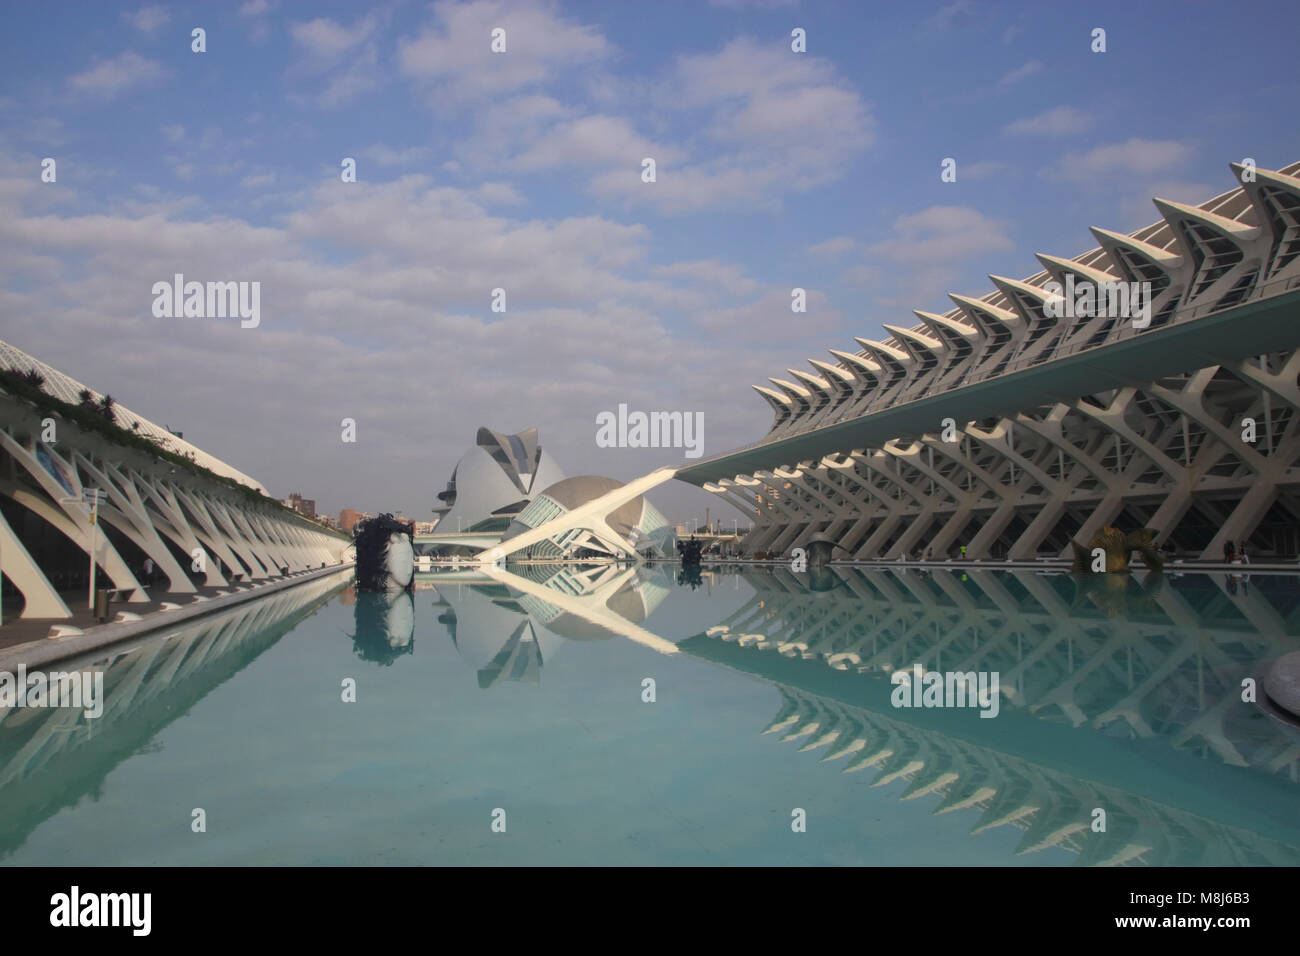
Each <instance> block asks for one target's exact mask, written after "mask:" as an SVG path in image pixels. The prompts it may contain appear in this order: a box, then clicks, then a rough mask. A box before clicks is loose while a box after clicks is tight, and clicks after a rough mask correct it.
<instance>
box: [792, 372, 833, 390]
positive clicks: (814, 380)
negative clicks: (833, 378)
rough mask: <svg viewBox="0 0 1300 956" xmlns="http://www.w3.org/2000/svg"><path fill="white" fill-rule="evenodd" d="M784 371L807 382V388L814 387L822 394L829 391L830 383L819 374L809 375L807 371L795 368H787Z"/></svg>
mask: <svg viewBox="0 0 1300 956" xmlns="http://www.w3.org/2000/svg"><path fill="white" fill-rule="evenodd" d="M786 371H787V372H789V373H790V374H791V375H793V376H794V377H795V378H797V379H799V381H801V382H807V383H808V387H809V388H813V389H816V390H817V391H819V392H821V393H822V394H826V393H827V392H829V391H830V387H831V383H830V382H828V381H826V379H824V378H822V377H821V376H820V375H809V374H808V373H807V372H801V371H799V369H797V368H788V369H786Z"/></svg>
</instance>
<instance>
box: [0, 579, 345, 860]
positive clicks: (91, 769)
mask: <svg viewBox="0 0 1300 956" xmlns="http://www.w3.org/2000/svg"><path fill="white" fill-rule="evenodd" d="M348 580H349V578H348V576H347V575H330V576H328V577H324V578H319V579H317V580H314V581H308V582H306V583H303V584H300V585H298V586H296V587H292V588H288V589H286V590H284V591H280V592H278V593H276V594H272V595H270V596H268V597H265V598H261V599H260V600H256V601H250V602H249V603H247V604H241V605H238V606H236V607H234V608H231V609H230V610H228V611H221V612H218V613H216V614H212V615H210V616H206V617H202V618H199V619H197V620H195V621H192V622H190V623H187V624H182V625H181V626H179V627H177V628H175V629H174V630H171V631H167V632H164V633H162V634H159V635H157V636H152V637H148V638H145V639H142V640H140V641H139V642H137V643H126V644H122V645H117V646H114V647H111V648H108V649H106V650H102V651H97V652H92V653H90V654H87V655H85V656H83V657H80V658H77V659H74V660H69V661H65V662H60V663H59V664H57V665H51V669H57V670H62V671H74V670H89V671H102V672H103V674H104V710H103V713H102V714H101V715H100V716H99V717H98V718H95V719H89V720H88V719H86V717H85V716H84V715H83V713H82V711H81V710H79V709H73V708H49V709H35V708H16V709H11V710H4V709H0V807H2V808H3V811H4V812H3V815H0V858H3V857H5V856H8V855H9V854H11V853H12V852H13V851H14V850H15V849H17V848H18V847H20V846H21V845H22V844H23V842H24V841H25V840H26V839H27V836H28V834H29V833H31V831H32V830H34V829H35V828H36V827H37V826H39V825H40V824H41V823H43V822H44V821H45V820H46V819H47V818H49V817H51V816H53V815H54V814H56V813H58V812H59V811H60V810H62V809H64V808H66V807H72V806H75V805H76V804H77V803H79V802H80V801H81V800H82V798H83V797H85V796H86V795H90V796H91V797H92V798H95V799H98V797H99V796H100V794H101V792H102V788H103V785H104V781H105V779H106V778H107V777H108V775H109V773H110V772H111V771H113V769H114V768H116V767H117V766H118V765H119V764H120V763H122V762H123V761H125V760H127V759H129V758H130V757H132V756H134V755H136V754H138V753H147V752H151V751H155V750H157V749H158V745H157V744H156V743H154V740H155V738H156V737H157V736H158V734H159V732H160V731H162V730H163V729H164V728H165V727H166V726H167V725H168V724H170V723H172V722H173V721H175V720H176V719H177V718H180V717H184V716H186V715H187V714H188V713H189V711H190V709H191V708H192V707H194V706H195V705H196V704H197V703H198V702H199V701H200V700H202V699H203V698H204V697H205V696H206V695H207V694H208V693H209V692H210V691H212V690H213V689H214V688H216V687H217V686H219V685H220V684H222V683H224V682H225V681H227V680H229V679H230V678H231V677H232V676H234V675H235V674H237V673H239V672H240V671H241V670H243V669H244V668H245V667H247V666H249V665H250V664H251V663H253V662H254V661H255V660H256V659H257V658H258V657H260V656H261V655H262V654H263V653H265V652H266V651H267V650H269V649H270V648H271V647H272V646H273V645H274V644H275V643H276V642H277V641H279V640H280V638H282V637H283V636H284V635H285V634H287V633H289V632H290V631H292V630H293V629H294V628H295V627H297V626H298V625H299V624H300V623H301V622H302V621H303V620H304V619H305V618H307V617H309V616H311V615H312V614H314V613H315V612H316V611H317V610H318V609H319V608H320V607H321V606H322V605H324V604H325V603H326V602H328V601H329V600H330V598H332V597H333V596H334V595H335V594H337V593H339V592H340V591H341V590H342V589H343V588H344V586H345V585H346V584H347V582H348Z"/></svg>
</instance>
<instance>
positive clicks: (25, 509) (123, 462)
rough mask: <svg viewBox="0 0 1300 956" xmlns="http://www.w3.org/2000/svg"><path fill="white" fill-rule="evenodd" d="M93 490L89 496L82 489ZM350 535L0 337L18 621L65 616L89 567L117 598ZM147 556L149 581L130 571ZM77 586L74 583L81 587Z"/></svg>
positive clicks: (3, 449)
mask: <svg viewBox="0 0 1300 956" xmlns="http://www.w3.org/2000/svg"><path fill="white" fill-rule="evenodd" d="M95 496H97V497H98V501H97V502H96V501H94V500H93V498H94V497H95ZM350 545H351V538H350V537H349V536H347V535H344V534H342V533H341V532H338V531H335V530H333V529H330V528H327V527H325V526H323V525H321V524H319V523H317V522H314V521H311V520H310V519H308V518H306V517H304V516H302V515H299V514H298V513H296V512H294V511H292V510H290V509H288V508H286V507H285V506H283V505H282V504H281V503H280V502H278V501H276V500H275V499H273V498H271V497H269V496H268V495H267V494H266V490H265V488H263V487H262V485H261V484H260V483H258V482H257V481H255V480H254V479H252V478H250V477H249V476H248V475H246V474H244V473H243V472H241V471H239V470H237V469H235V468H233V467H232V466H230V465H228V464H226V463H225V462H223V461H221V460H220V459H218V458H216V457H215V456H213V455H210V454H208V453H206V452H204V451H203V450H202V449H200V448H198V447H197V446H195V445H193V444H191V443H189V442H187V441H185V440H183V439H182V438H180V437H179V436H177V435H174V434H173V433H171V432H170V431H168V430H167V429H165V428H163V427H161V426H159V425H157V424H155V423H153V422H151V421H149V420H148V419H146V418H144V417H142V416H140V415H137V414H135V413H134V412H132V411H131V410H130V409H128V408H126V407H125V406H123V405H120V404H115V403H108V402H106V401H105V396H103V395H102V394H101V393H99V392H96V391H94V390H93V389H90V388H88V387H87V386H85V385H83V384H82V383H80V382H78V381H76V380H75V379H73V378H71V377H70V376H68V375H66V374H64V373H63V372H61V371H59V370H58V369H56V368H54V367H52V366H50V365H48V364H46V363H44V362H42V361H40V360H38V359H36V358H34V357H33V356H30V355H28V354H27V353H25V352H23V351H21V350H19V349H17V348H15V347H13V346H11V345H8V344H7V343H3V342H0V569H2V570H3V576H4V579H5V580H6V581H7V582H8V583H10V584H11V585H12V586H13V587H14V588H16V589H17V591H18V592H19V594H20V595H21V597H22V600H23V608H22V612H21V616H22V617H24V618H50V619H60V618H68V617H71V616H72V612H71V611H70V609H69V607H68V603H67V601H68V599H69V595H70V594H72V593H75V592H73V590H72V588H71V587H70V586H69V585H71V584H72V583H73V579H75V580H76V583H77V585H78V587H80V586H82V582H81V578H80V577H79V575H80V574H82V573H84V574H85V575H87V576H89V566H90V557H91V555H92V553H93V555H94V562H95V566H96V571H97V576H96V580H97V582H99V583H102V585H103V586H104V587H111V588H112V589H114V590H116V591H118V592H120V593H121V594H122V595H123V596H124V597H125V599H126V600H127V601H128V602H134V603H147V602H149V601H150V600H151V598H150V596H149V591H150V590H152V592H153V593H154V595H155V597H154V599H155V600H156V598H157V595H158V594H159V593H162V594H166V595H168V596H177V597H180V596H193V595H195V592H196V591H197V590H198V588H199V586H200V582H201V585H202V586H208V587H221V586H224V585H227V584H230V583H233V582H234V581H236V580H239V581H251V582H257V581H262V580H268V579H272V578H278V577H281V576H283V575H286V574H289V573H294V572H298V571H303V570H307V569H309V568H315V567H321V566H325V565H332V564H340V563H342V562H343V560H344V557H345V552H346V550H347V549H348V548H349V547H350ZM146 559H149V560H152V562H153V565H154V568H155V569H156V575H157V576H158V577H159V578H160V579H161V581H160V582H150V581H148V580H145V579H144V574H143V572H142V569H143V567H144V562H145V561H146ZM83 593H84V592H83Z"/></svg>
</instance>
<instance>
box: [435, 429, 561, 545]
mask: <svg viewBox="0 0 1300 956" xmlns="http://www.w3.org/2000/svg"><path fill="white" fill-rule="evenodd" d="M563 477H564V473H563V472H561V471H560V468H559V466H558V465H556V464H555V462H554V460H553V459H552V458H551V456H550V455H549V454H547V453H546V452H545V451H543V450H542V446H541V445H540V444H539V443H538V441H537V429H536V428H529V429H527V430H526V431H522V432H520V433H519V434H517V435H502V434H500V433H499V432H494V431H492V430H491V429H490V428H480V429H479V430H478V435H477V436H476V438H475V444H474V447H473V448H471V449H470V450H469V451H467V452H466V453H465V454H464V455H463V456H462V457H461V459H460V461H458V462H457V463H456V467H455V468H454V469H452V472H451V479H450V480H449V481H448V482H447V487H446V489H445V490H444V491H441V492H439V494H438V499H439V500H440V501H442V503H443V504H442V506H441V507H438V508H434V509H433V510H434V512H435V513H436V514H438V515H439V516H440V520H439V521H438V525H439V527H440V528H441V529H442V530H443V531H447V532H484V531H487V532H502V531H505V529H506V527H507V526H508V525H509V524H510V521H511V519H512V518H514V517H515V516H516V515H518V514H519V513H520V512H521V511H523V510H524V508H525V507H527V505H528V503H529V502H530V501H531V500H532V499H533V492H534V489H537V490H540V489H542V488H545V487H547V486H548V485H551V484H553V483H554V482H557V481H559V480H560V479H561V478H563Z"/></svg>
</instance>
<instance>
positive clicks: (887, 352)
mask: <svg viewBox="0 0 1300 956" xmlns="http://www.w3.org/2000/svg"><path fill="white" fill-rule="evenodd" d="M853 338H854V339H855V340H857V343H858V344H859V345H861V346H862V347H863V348H864V349H866V350H867V351H868V352H871V353H873V354H875V355H879V356H881V357H883V358H885V359H893V360H894V361H895V362H898V363H899V364H902V363H904V362H910V361H911V360H912V357H911V356H910V355H908V354H907V353H906V352H904V351H902V350H901V349H896V348H894V347H893V346H892V345H886V344H885V343H884V342H877V341H875V340H874V339H864V338H862V337H861V336H858V335H855V336H853Z"/></svg>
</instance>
